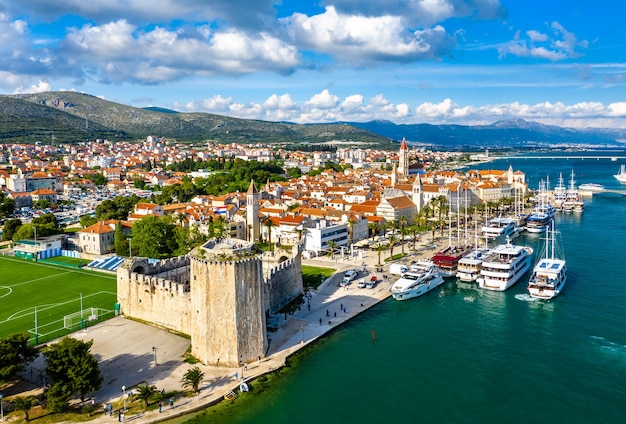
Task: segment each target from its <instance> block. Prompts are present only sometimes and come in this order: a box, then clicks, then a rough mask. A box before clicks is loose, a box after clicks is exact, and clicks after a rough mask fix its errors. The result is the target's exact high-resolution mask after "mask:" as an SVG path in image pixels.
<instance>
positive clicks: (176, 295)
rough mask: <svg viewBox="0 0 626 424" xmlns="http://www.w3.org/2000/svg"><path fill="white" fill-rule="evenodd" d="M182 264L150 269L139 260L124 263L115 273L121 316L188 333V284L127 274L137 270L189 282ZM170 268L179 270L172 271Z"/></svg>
mask: <svg viewBox="0 0 626 424" xmlns="http://www.w3.org/2000/svg"><path fill="white" fill-rule="evenodd" d="M184 263H185V261H168V263H167V264H166V266H165V267H163V266H150V265H152V264H150V265H148V264H147V261H142V260H139V261H129V263H128V264H127V263H125V264H124V265H123V266H122V267H120V268H119V269H118V272H117V297H118V302H119V304H120V308H121V313H123V314H124V315H126V316H129V317H133V318H137V319H141V320H144V321H147V322H152V323H154V324H156V325H158V326H162V327H165V328H169V329H172V330H175V331H179V332H181V333H185V334H189V333H190V331H191V324H192V323H191V320H190V313H189V308H190V304H191V294H190V286H189V284H188V283H187V284H183V283H180V282H178V281H171V280H168V279H165V278H159V277H157V276H154V275H146V274H141V273H136V272H131V268H135V269H137V268H141V269H142V270H144V269H148V270H149V271H153V272H154V271H156V272H157V274H158V275H165V274H166V272H170V274H171V275H173V276H174V277H175V278H178V279H181V280H189V277H188V275H189V274H188V268H189V265H188V264H187V265H186V266H185V265H184ZM187 263H188V261H187ZM127 265H128V266H127ZM172 265H176V266H178V265H182V266H183V267H182V268H178V269H172V268H171V267H172ZM144 267H145V268H144ZM185 268H187V271H186V272H187V274H186V275H187V276H185Z"/></svg>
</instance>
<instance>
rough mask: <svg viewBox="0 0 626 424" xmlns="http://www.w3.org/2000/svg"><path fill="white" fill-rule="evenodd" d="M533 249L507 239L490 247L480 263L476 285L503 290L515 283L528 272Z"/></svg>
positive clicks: (482, 287) (487, 288)
mask: <svg viewBox="0 0 626 424" xmlns="http://www.w3.org/2000/svg"><path fill="white" fill-rule="evenodd" d="M532 254H533V249H532V248H531V247H528V246H517V245H514V244H512V243H511V240H510V239H507V241H506V244H500V245H498V246H496V247H495V248H493V249H492V251H491V253H490V254H489V256H487V257H486V258H485V259H484V260H483V263H482V268H481V270H480V277H478V279H477V280H476V281H478V286H479V287H480V288H481V289H486V290H495V291H504V290H507V289H508V288H510V287H511V286H512V285H513V284H515V283H516V282H517V281H518V280H519V279H520V278H522V276H523V275H524V274H525V273H526V272H528V270H529V269H530V266H531V259H532Z"/></svg>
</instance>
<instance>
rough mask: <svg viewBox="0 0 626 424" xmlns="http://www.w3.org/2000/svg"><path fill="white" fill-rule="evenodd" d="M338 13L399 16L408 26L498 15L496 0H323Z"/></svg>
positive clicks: (501, 11) (490, 17)
mask: <svg viewBox="0 0 626 424" xmlns="http://www.w3.org/2000/svg"><path fill="white" fill-rule="evenodd" d="M325 4H326V5H332V6H334V7H335V8H336V9H337V10H338V11H339V12H340V13H343V14H346V15H360V16H385V15H393V16H401V17H403V18H404V19H405V20H406V22H407V26H409V27H414V28H415V27H425V26H430V25H433V24H435V23H437V22H442V21H444V20H446V19H449V18H453V17H456V18H461V17H465V16H471V15H474V16H477V17H479V18H481V19H493V18H497V17H502V16H503V15H504V9H503V8H502V6H501V5H500V1H499V0H469V1H468V0H408V1H407V0H385V1H360V2H356V1H354V0H327V1H325Z"/></svg>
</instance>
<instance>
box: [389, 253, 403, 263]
mask: <svg viewBox="0 0 626 424" xmlns="http://www.w3.org/2000/svg"><path fill="white" fill-rule="evenodd" d="M405 256H406V253H398V254H396V255H393V257H391V258H386V259H385V262H389V261H395V260H396V259H402V258H404V257H405Z"/></svg>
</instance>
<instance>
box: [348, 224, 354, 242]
mask: <svg viewBox="0 0 626 424" xmlns="http://www.w3.org/2000/svg"><path fill="white" fill-rule="evenodd" d="M354 224H355V222H354V221H353V220H352V218H348V229H349V230H350V246H352V244H353V242H354Z"/></svg>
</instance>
